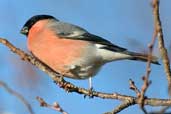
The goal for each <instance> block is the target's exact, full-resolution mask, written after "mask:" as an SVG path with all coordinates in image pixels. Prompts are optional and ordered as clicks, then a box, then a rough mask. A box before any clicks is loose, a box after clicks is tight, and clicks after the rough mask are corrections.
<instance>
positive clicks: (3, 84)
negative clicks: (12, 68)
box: [0, 81, 34, 114]
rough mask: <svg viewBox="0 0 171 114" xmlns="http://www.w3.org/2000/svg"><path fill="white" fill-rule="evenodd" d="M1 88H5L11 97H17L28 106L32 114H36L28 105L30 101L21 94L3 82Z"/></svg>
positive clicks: (0, 83)
mask: <svg viewBox="0 0 171 114" xmlns="http://www.w3.org/2000/svg"><path fill="white" fill-rule="evenodd" d="M0 86H1V87H3V88H4V89H5V90H6V91H7V92H8V93H10V94H11V95H14V96H16V97H17V98H18V99H19V100H20V101H21V102H22V103H23V104H24V105H25V106H26V108H27V109H28V111H29V113H30V114H34V112H33V109H32V107H31V105H30V104H29V103H28V101H27V100H26V99H25V98H24V97H23V96H22V95H21V94H19V93H18V92H16V91H14V90H13V89H11V88H10V87H9V86H8V85H7V84H6V83H4V82H3V81H0Z"/></svg>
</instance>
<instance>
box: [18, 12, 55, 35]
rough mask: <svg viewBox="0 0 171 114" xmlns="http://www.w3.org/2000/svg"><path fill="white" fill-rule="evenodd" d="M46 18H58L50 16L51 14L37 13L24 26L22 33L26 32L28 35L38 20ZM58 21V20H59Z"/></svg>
mask: <svg viewBox="0 0 171 114" xmlns="http://www.w3.org/2000/svg"><path fill="white" fill-rule="evenodd" d="M44 19H55V20H57V19H56V18H55V17H53V16H50V15H35V16H33V17H31V18H30V19H29V20H28V21H27V22H26V23H25V24H24V26H23V27H22V29H21V31H20V33H21V34H24V35H26V36H27V35H28V33H29V30H30V28H31V27H32V26H33V25H34V24H35V23H36V22H38V21H40V20H44ZM57 21H58V20H57Z"/></svg>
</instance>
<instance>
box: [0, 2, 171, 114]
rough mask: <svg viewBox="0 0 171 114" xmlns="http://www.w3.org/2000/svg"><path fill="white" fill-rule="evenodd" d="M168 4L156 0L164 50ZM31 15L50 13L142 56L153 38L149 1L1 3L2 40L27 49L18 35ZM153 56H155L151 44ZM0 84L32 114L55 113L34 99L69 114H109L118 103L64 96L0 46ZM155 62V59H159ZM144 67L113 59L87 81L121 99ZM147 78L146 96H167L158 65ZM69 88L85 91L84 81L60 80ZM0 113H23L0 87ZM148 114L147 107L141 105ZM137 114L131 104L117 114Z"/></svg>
mask: <svg viewBox="0 0 171 114" xmlns="http://www.w3.org/2000/svg"><path fill="white" fill-rule="evenodd" d="M170 4H171V1H170V0H162V1H161V6H160V7H161V10H160V13H161V19H162V25H163V30H164V37H165V41H166V42H165V43H166V47H169V45H170V41H171V39H170V38H171V32H170V30H171V15H170V12H169V11H171V7H170ZM37 14H48V15H53V16H54V17H56V18H58V19H59V20H62V21H66V22H69V23H72V24H75V25H79V26H81V27H83V28H85V29H86V30H88V31H89V32H91V33H93V34H96V35H99V36H101V37H103V38H105V39H107V40H109V41H111V42H113V43H115V44H117V45H120V46H122V47H125V48H128V49H129V50H132V51H138V52H144V50H147V44H148V43H149V42H150V41H151V37H152V34H153V15H152V8H151V6H150V0H141V1H140V0H101V1H100V0H35V1H33V0H29V1H24V0H1V1H0V25H1V26H0V37H4V38H6V39H8V40H9V41H10V42H12V43H13V44H14V45H15V46H17V47H18V48H21V49H23V50H25V51H27V47H26V38H25V36H23V35H21V34H20V33H19V31H20V29H21V27H22V26H23V24H24V23H25V22H26V20H27V19H28V18H30V17H31V16H33V15H37ZM154 54H155V55H159V52H158V48H157V46H156V47H155V49H154ZM0 55H1V56H0V57H1V59H0V70H1V72H0V80H3V81H4V82H6V83H7V84H8V85H9V86H10V87H12V88H13V89H15V90H16V91H18V92H19V93H21V94H22V95H23V96H24V97H25V98H26V99H27V100H28V101H29V103H30V104H31V105H32V107H33V109H34V112H35V113H36V114H47V113H50V114H56V112H55V111H53V110H50V109H46V108H41V107H39V104H38V102H37V101H36V100H35V97H36V96H40V97H43V98H44V99H45V100H46V101H47V102H49V103H53V102H54V101H58V102H59V103H60V105H61V106H62V107H63V108H64V109H65V110H66V111H67V112H69V113H70V114H79V113H84V112H86V113H89V114H93V113H96V114H98V113H103V112H107V111H110V110H112V109H113V108H114V107H116V106H117V105H119V104H120V103H121V102H120V101H117V100H103V99H99V98H94V99H89V98H86V99H84V97H83V96H82V95H79V94H76V93H66V92H65V91H64V90H62V89H60V88H59V87H58V86H56V85H55V84H54V83H53V81H52V80H51V79H50V78H49V77H48V76H47V75H46V74H45V73H43V72H42V71H39V70H38V69H37V68H35V67H34V66H32V65H30V64H29V63H26V62H23V61H21V60H20V58H19V57H18V56H16V55H15V54H13V53H11V52H10V51H9V50H8V49H7V48H6V47H5V46H2V45H0ZM160 62H161V61H160ZM145 69H146V64H145V63H143V62H134V61H127V60H125V61H116V62H112V63H109V64H106V65H105V66H104V67H103V68H102V69H101V71H100V72H99V73H98V74H97V75H96V77H94V78H93V86H94V88H95V90H97V91H102V92H109V93H111V92H117V93H121V94H126V95H133V96H135V93H134V92H133V91H131V90H130V89H129V83H128V80H129V79H130V78H131V79H133V80H134V81H135V83H136V84H137V86H138V87H141V85H142V80H141V77H142V76H143V75H144V74H145ZM150 79H151V80H152V85H151V86H150V87H149V89H148V91H147V96H148V97H159V98H167V97H168V96H167V81H166V77H165V74H164V71H163V66H162V65H161V66H157V65H152V72H151V76H150ZM66 80H68V81H70V82H72V83H74V84H75V85H78V86H81V87H85V88H88V81H87V80H81V81H80V80H79V81H78V80H72V79H66ZM0 100H1V106H0V112H11V114H26V113H28V112H27V109H26V108H25V107H24V106H23V104H22V103H21V102H20V101H19V100H18V99H16V98H15V97H13V96H11V95H9V94H8V93H7V92H6V91H4V90H3V89H0ZM147 109H148V110H149V111H151V110H153V109H154V108H152V107H147ZM128 113H138V114H142V112H141V110H140V109H139V107H138V106H137V105H135V106H131V107H129V108H127V109H125V110H123V111H122V112H120V114H128Z"/></svg>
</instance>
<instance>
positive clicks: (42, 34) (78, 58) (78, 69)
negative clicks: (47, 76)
mask: <svg viewBox="0 0 171 114" xmlns="http://www.w3.org/2000/svg"><path fill="white" fill-rule="evenodd" d="M21 33H22V34H24V35H26V36H27V47H28V50H29V51H30V52H31V53H32V54H33V55H34V56H35V57H37V58H38V59H39V60H41V61H42V62H43V63H45V64H46V65H48V66H49V67H50V68H52V69H53V70H54V71H56V72H59V73H61V74H62V75H63V76H65V77H69V78H73V79H87V78H90V79H91V77H93V76H94V75H96V73H97V72H98V71H99V69H100V68H101V67H102V66H103V65H104V64H105V63H108V62H111V61H116V60H124V59H128V60H136V61H144V62H146V61H147V58H148V55H147V54H141V53H135V52H131V51H128V50H127V49H125V48H123V47H119V46H117V45H115V44H112V43H111V42H110V41H108V40H105V39H103V38H102V37H99V36H96V35H94V34H91V33H89V32H88V31H87V30H85V29H83V28H81V27H79V26H76V25H73V24H69V23H66V22H63V21H59V20H58V19H56V18H55V17H53V16H50V15H36V16H33V17H31V18H30V19H29V20H28V21H27V22H26V23H25V25H24V26H23V28H22V29H21ZM152 63H154V64H159V63H158V61H157V57H155V56H152ZM90 83H91V82H90ZM90 86H91V85H90Z"/></svg>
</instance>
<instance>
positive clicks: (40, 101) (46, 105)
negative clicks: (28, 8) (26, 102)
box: [36, 96, 68, 114]
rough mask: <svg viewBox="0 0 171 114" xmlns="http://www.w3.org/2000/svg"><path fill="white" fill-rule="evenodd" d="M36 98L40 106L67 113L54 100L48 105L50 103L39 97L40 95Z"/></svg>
mask: <svg viewBox="0 0 171 114" xmlns="http://www.w3.org/2000/svg"><path fill="white" fill-rule="evenodd" d="M36 99H37V100H38V101H39V103H40V106H42V107H47V108H50V109H53V110H56V111H58V112H61V113H62V114H68V113H67V112H65V111H64V110H63V109H62V108H61V106H60V105H59V104H58V103H57V102H55V103H54V104H53V105H50V104H48V103H46V102H45V100H43V98H41V97H39V96H37V97H36Z"/></svg>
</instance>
